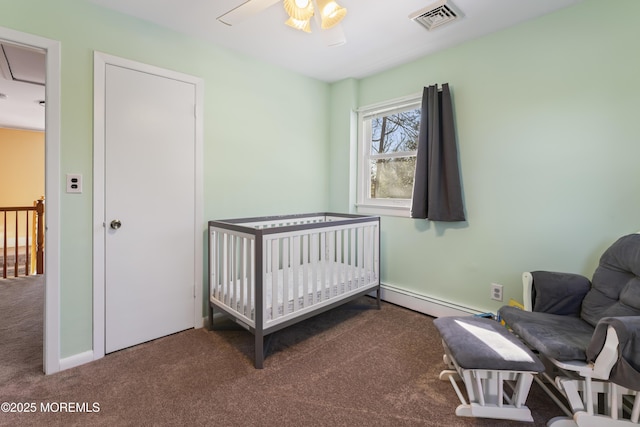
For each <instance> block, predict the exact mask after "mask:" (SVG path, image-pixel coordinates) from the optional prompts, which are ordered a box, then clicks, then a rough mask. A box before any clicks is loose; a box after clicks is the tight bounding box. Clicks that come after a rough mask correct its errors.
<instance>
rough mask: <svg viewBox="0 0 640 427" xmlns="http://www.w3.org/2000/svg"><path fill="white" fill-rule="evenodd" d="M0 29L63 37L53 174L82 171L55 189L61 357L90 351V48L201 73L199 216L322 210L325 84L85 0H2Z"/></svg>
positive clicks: (325, 190)
mask: <svg viewBox="0 0 640 427" xmlns="http://www.w3.org/2000/svg"><path fill="white" fill-rule="evenodd" d="M0 26H3V27H6V28H10V29H15V30H18V31H22V32H26V33H31V34H36V35H39V36H42V37H47V38H50V39H54V40H59V41H60V42H61V52H62V60H61V63H62V96H61V98H62V99H61V104H62V111H61V116H62V123H61V140H62V143H61V144H62V147H61V173H62V175H63V176H64V174H65V173H69V172H79V173H82V174H84V177H85V183H84V193H83V194H82V195H67V194H65V193H64V192H63V189H61V190H60V191H61V249H60V257H61V264H62V265H61V284H60V286H61V357H63V358H64V357H68V356H70V355H74V354H78V353H81V352H84V351H87V350H90V349H91V348H92V267H91V264H92V221H93V212H92V190H91V189H92V179H91V177H92V172H93V170H92V169H93V167H92V165H93V142H92V141H93V52H94V50H98V51H102V52H105V53H109V54H112V55H116V56H120V57H124V58H128V59H132V60H135V61H139V62H144V63H147V64H152V65H154V66H159V67H163V68H167V69H172V70H176V71H179V72H182V73H187V74H192V75H195V76H199V77H202V78H204V80H205V105H204V114H205V119H204V122H205V125H204V126H205V128H204V157H205V158H204V173H205V186H204V187H205V188H204V191H205V219H214V218H229V217H239V216H257V215H276V214H285V213H300V212H315V211H322V210H325V209H326V206H327V204H328V193H329V189H328V182H327V179H326V176H327V170H328V154H329V151H328V148H327V139H328V130H327V126H326V123H328V121H329V118H328V112H329V104H328V102H329V93H330V92H329V85H328V84H326V83H323V82H319V81H317V80H314V79H309V78H306V77H302V76H300V75H297V74H295V73H292V72H289V71H285V70H283V69H280V68H277V67H273V66H270V65H267V64H265V63H262V62H258V61H255V60H253V59H250V58H247V57H245V56H240V55H237V54H235V53H232V52H229V51H226V50H223V49H221V48H217V47H215V46H211V45H209V44H206V43H204V42H200V41H197V40H195V39H193V38H189V37H187V36H184V35H181V34H179V33H176V32H173V31H170V30H167V29H163V28H160V27H158V26H156V25H152V24H150V23H146V22H143V21H141V20H137V19H134V18H130V17H127V16H124V15H121V14H118V13H115V12H112V11H109V10H105V9H102V8H99V7H97V6H94V5H92V4H90V3H88V2H87V1H84V0H83V1H79V0H56V1H50V0H0ZM306 99H312V100H313V102H303V103H301V102H300V100H306ZM61 182H62V183H63V185H64V179H61ZM203 229H204V224H203ZM134 255H135V254H134ZM205 265H206V263H205Z"/></svg>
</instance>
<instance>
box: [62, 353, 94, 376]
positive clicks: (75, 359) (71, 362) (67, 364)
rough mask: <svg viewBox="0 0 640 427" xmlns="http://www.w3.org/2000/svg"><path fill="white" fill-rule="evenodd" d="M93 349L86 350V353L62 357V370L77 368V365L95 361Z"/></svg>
mask: <svg viewBox="0 0 640 427" xmlns="http://www.w3.org/2000/svg"><path fill="white" fill-rule="evenodd" d="M93 361H94V357H93V350H89V351H85V352H84V353H78V354H74V355H73V356H69V357H65V358H64V359H60V370H61V371H64V370H66V369H71V368H75V367H76V366H80V365H84V364H85V363H89V362H93Z"/></svg>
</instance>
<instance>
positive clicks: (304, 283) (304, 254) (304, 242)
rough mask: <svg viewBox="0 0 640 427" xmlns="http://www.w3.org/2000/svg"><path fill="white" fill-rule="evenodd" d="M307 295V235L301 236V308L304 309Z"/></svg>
mask: <svg viewBox="0 0 640 427" xmlns="http://www.w3.org/2000/svg"><path fill="white" fill-rule="evenodd" d="M308 295H309V235H308V234H304V235H303V236H302V307H306V305H307V301H308Z"/></svg>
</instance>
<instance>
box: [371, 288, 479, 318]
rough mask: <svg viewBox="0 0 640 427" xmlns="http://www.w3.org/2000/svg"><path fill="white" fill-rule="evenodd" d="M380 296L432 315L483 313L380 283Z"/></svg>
mask: <svg viewBox="0 0 640 427" xmlns="http://www.w3.org/2000/svg"><path fill="white" fill-rule="evenodd" d="M380 289H381V292H380V298H381V299H382V300H383V301H387V302H390V303H392V304H395V305H399V306H401V307H405V308H408V309H410V310H413V311H417V312H419V313H424V314H426V315H429V316H432V317H443V316H468V315H470V314H478V313H483V312H484V311H482V310H478V309H475V308H471V307H464V306H462V305H459V304H455V303H451V302H448V301H443V300H439V299H437V298H432V297H429V296H426V295H422V294H417V293H415V292H411V291H407V290H405V289H400V288H397V287H395V286H392V285H388V284H382V285H380Z"/></svg>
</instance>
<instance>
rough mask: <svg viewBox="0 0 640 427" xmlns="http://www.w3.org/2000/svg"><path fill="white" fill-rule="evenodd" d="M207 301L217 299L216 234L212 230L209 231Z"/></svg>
mask: <svg viewBox="0 0 640 427" xmlns="http://www.w3.org/2000/svg"><path fill="white" fill-rule="evenodd" d="M209 241H210V242H211V243H209V266H210V268H211V270H210V271H209V300H211V297H214V298H218V293H217V292H218V277H217V273H218V264H217V262H216V260H217V258H218V234H217V233H216V232H215V231H214V230H209Z"/></svg>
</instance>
